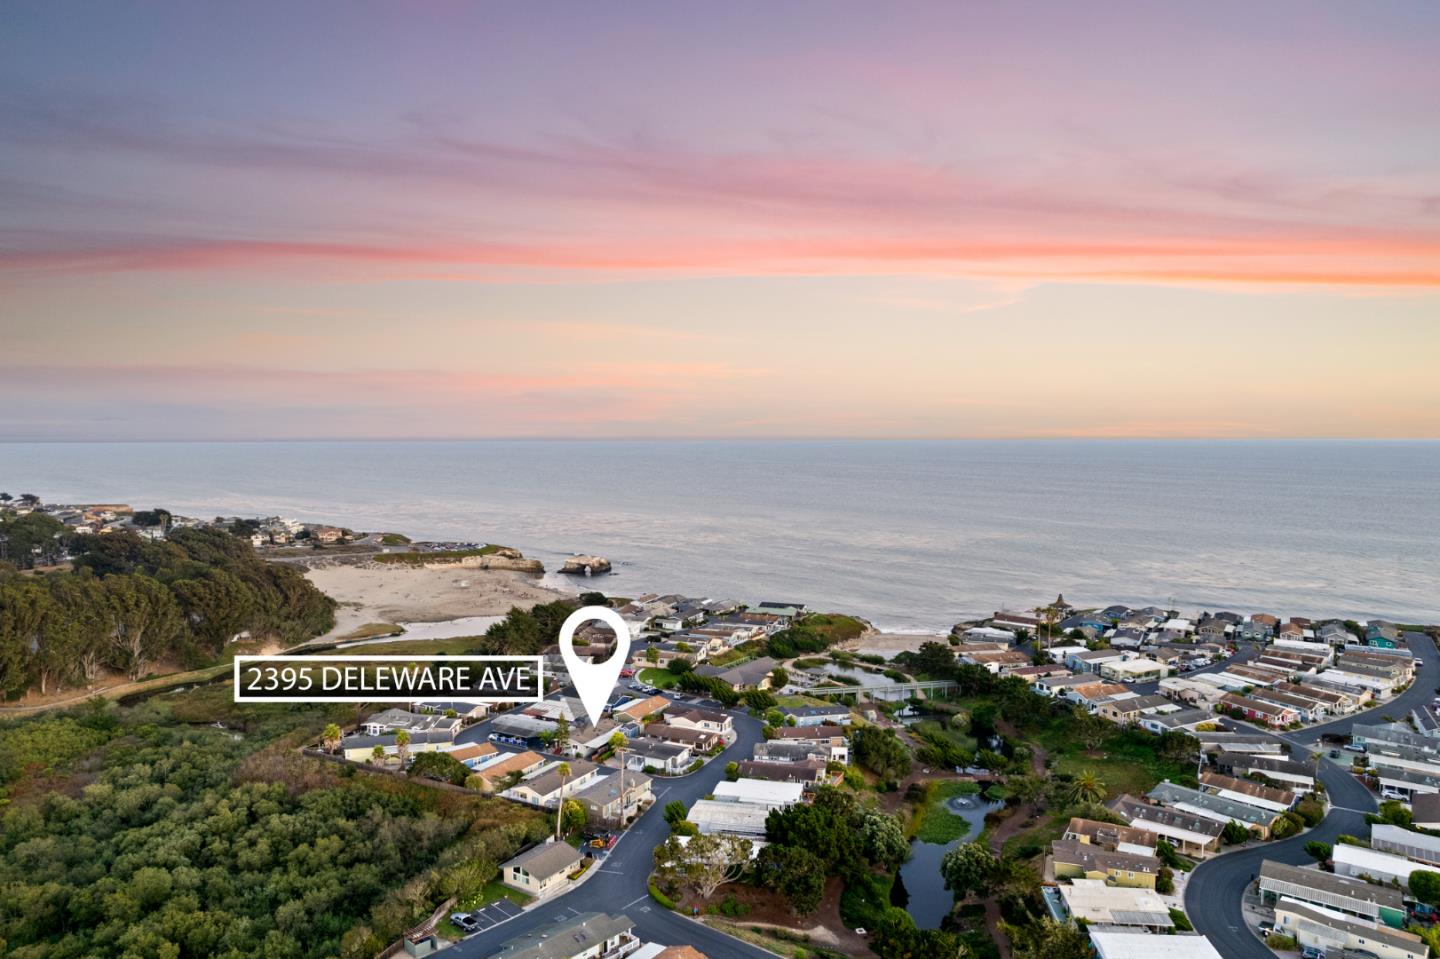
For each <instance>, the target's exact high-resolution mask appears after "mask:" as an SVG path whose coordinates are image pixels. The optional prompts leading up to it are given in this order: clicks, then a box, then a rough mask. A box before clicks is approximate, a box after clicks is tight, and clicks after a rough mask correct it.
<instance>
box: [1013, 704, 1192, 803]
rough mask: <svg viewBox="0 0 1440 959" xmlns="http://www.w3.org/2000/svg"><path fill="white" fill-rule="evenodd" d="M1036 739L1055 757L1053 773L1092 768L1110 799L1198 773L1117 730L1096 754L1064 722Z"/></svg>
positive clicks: (1147, 789) (1068, 773)
mask: <svg viewBox="0 0 1440 959" xmlns="http://www.w3.org/2000/svg"><path fill="white" fill-rule="evenodd" d="M1036 738H1037V739H1038V741H1039V742H1040V744H1041V745H1042V746H1043V747H1044V748H1045V751H1046V752H1047V753H1049V755H1050V756H1051V757H1052V758H1053V759H1054V760H1055V765H1054V767H1053V771H1054V772H1056V773H1060V774H1066V775H1071V776H1074V775H1077V774H1079V773H1081V772H1084V771H1086V770H1091V771H1093V772H1094V773H1095V774H1096V775H1097V776H1099V777H1100V779H1101V781H1102V782H1104V783H1105V795H1106V798H1107V799H1113V798H1114V797H1116V796H1118V795H1120V794H1121V793H1129V794H1131V795H1132V796H1139V795H1144V794H1145V793H1147V792H1149V791H1150V790H1151V789H1153V788H1155V786H1156V784H1158V783H1159V782H1160V780H1162V779H1169V780H1171V781H1175V780H1177V779H1179V778H1180V777H1183V776H1186V775H1190V776H1193V775H1194V773H1195V770H1194V769H1193V768H1192V767H1190V766H1188V765H1186V764H1182V763H1174V762H1167V761H1166V760H1163V759H1161V758H1160V757H1159V756H1157V755H1156V754H1155V750H1154V747H1153V745H1150V744H1148V743H1146V742H1143V741H1141V740H1137V739H1128V738H1126V736H1125V735H1124V734H1122V733H1121V732H1119V731H1118V730H1117V731H1116V732H1115V733H1113V734H1112V735H1111V736H1110V737H1109V738H1107V739H1106V740H1105V742H1103V743H1101V745H1100V748H1099V749H1097V750H1095V752H1094V754H1093V755H1091V754H1090V753H1088V752H1087V751H1086V750H1085V747H1084V746H1082V745H1081V744H1080V743H1078V742H1076V741H1075V740H1074V739H1073V738H1072V737H1070V736H1069V735H1068V734H1067V732H1066V730H1065V728H1064V724H1063V723H1057V724H1055V725H1053V726H1052V727H1051V728H1049V729H1047V730H1044V731H1043V732H1041V733H1040V735H1039V736H1037V737H1036Z"/></svg>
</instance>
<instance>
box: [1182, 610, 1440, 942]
mask: <svg viewBox="0 0 1440 959" xmlns="http://www.w3.org/2000/svg"><path fill="white" fill-rule="evenodd" d="M1407 636H1408V638H1409V640H1410V648H1411V649H1412V650H1414V651H1415V653H1416V654H1417V655H1418V656H1419V657H1420V658H1421V659H1423V660H1424V661H1425V665H1424V667H1422V668H1421V669H1420V671H1419V673H1418V675H1417V676H1416V678H1415V681H1414V682H1413V683H1412V684H1411V686H1410V688H1409V689H1407V690H1406V691H1405V692H1403V693H1401V694H1400V695H1399V696H1397V697H1395V698H1394V699H1391V700H1387V701H1385V702H1384V703H1383V704H1382V705H1380V706H1378V707H1376V708H1375V709H1373V710H1367V711H1366V712H1364V713H1360V714H1358V715H1354V716H1346V717H1343V718H1341V719H1337V720H1333V721H1331V722H1328V723H1322V724H1320V725H1318V726H1311V727H1309V728H1307V729H1303V730H1300V731H1299V732H1296V733H1290V734H1286V735H1283V736H1277V737H1276V738H1277V739H1280V740H1282V741H1284V742H1286V743H1287V744H1288V745H1291V746H1295V747H1298V748H1299V749H1312V748H1314V745H1315V743H1316V742H1317V741H1318V740H1319V739H1320V737H1321V736H1322V735H1324V734H1332V735H1341V736H1345V735H1349V733H1350V729H1351V727H1353V726H1354V725H1355V724H1356V723H1357V722H1358V723H1370V722H1379V718H1378V717H1379V715H1380V714H1388V715H1390V716H1392V717H1394V718H1395V719H1397V720H1398V719H1401V718H1403V717H1404V716H1405V715H1407V714H1408V713H1409V711H1410V709H1411V708H1412V707H1414V706H1417V705H1420V704H1421V703H1425V702H1428V701H1429V700H1430V699H1431V697H1433V696H1434V695H1435V687H1436V686H1437V685H1440V662H1437V661H1436V651H1435V644H1434V643H1433V642H1431V640H1430V639H1429V637H1427V636H1425V635H1423V634H1421V633H1409V634H1407ZM1236 728H1241V727H1240V726H1238V725H1237V727H1236ZM1244 728H1245V730H1246V731H1247V732H1253V731H1254V727H1253V726H1246V727H1244ZM1348 758H1349V757H1348V754H1347V756H1346V762H1347V763H1348ZM1319 774H1320V781H1321V782H1323V783H1324V784H1325V791H1326V793H1327V794H1328V795H1329V798H1330V804H1331V805H1330V813H1329V815H1327V816H1326V817H1325V821H1324V822H1323V823H1321V824H1320V825H1319V826H1317V827H1315V828H1314V829H1312V830H1310V831H1309V832H1307V833H1304V834H1302V835H1299V836H1295V837H1294V838H1291V839H1285V840H1282V841H1280V842H1272V843H1264V844H1261V845H1258V846H1256V847H1254V848H1252V849H1245V850H1242V851H1240V852H1231V853H1225V854H1224V855H1221V856H1217V857H1215V858H1214V859H1210V860H1208V861H1206V862H1205V863H1203V864H1201V865H1200V866H1197V867H1196V868H1195V871H1194V873H1193V874H1191V876H1190V879H1189V882H1188V883H1187V885H1186V889H1185V912H1186V914H1187V915H1189V917H1190V921H1191V922H1192V923H1194V925H1195V930H1196V931H1197V932H1200V933H1203V934H1205V935H1206V936H1209V937H1210V942H1211V943H1212V944H1213V945H1214V946H1215V948H1216V949H1218V950H1219V951H1220V955H1222V956H1224V957H1225V959H1275V954H1274V953H1273V952H1271V951H1270V950H1269V949H1268V948H1267V947H1266V946H1265V944H1264V943H1262V942H1261V941H1260V940H1259V938H1257V937H1256V935H1255V934H1254V933H1253V932H1251V931H1250V930H1249V929H1248V928H1247V927H1246V925H1245V920H1244V918H1243V916H1242V912H1241V902H1242V900H1243V899H1244V896H1245V890H1246V888H1247V887H1248V886H1249V885H1250V883H1251V882H1252V881H1253V880H1254V878H1255V877H1256V876H1257V875H1259V873H1260V863H1261V861H1262V860H1265V859H1273V860H1276V861H1277V862H1284V863H1290V864H1291V865H1305V864H1308V863H1311V862H1313V861H1314V860H1312V859H1311V858H1310V857H1309V856H1308V855H1306V854H1305V844H1306V843H1307V842H1310V841H1311V840H1319V841H1320V842H1327V843H1330V844H1331V845H1334V843H1335V839H1336V837H1338V836H1340V835H1351V836H1365V835H1368V833H1369V829H1368V827H1367V826H1366V823H1365V814H1366V813H1367V812H1373V811H1374V810H1375V809H1376V802H1375V796H1374V794H1373V793H1371V792H1370V790H1369V789H1367V788H1365V786H1364V785H1363V784H1361V782H1360V781H1359V780H1357V779H1356V778H1355V777H1354V776H1352V775H1350V773H1349V772H1347V771H1346V769H1345V768H1344V767H1343V766H1342V765H1338V764H1336V763H1334V762H1330V761H1329V760H1326V759H1322V760H1321V761H1320V770H1319Z"/></svg>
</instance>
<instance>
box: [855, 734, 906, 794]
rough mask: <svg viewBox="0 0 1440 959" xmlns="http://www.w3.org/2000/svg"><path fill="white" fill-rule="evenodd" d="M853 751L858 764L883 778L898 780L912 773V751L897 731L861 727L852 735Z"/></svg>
mask: <svg viewBox="0 0 1440 959" xmlns="http://www.w3.org/2000/svg"><path fill="white" fill-rule="evenodd" d="M850 754H851V755H852V756H853V757H854V758H855V763H856V765H858V766H860V767H861V768H862V769H867V770H869V771H870V772H872V773H874V774H875V775H877V776H879V777H880V778H881V779H882V780H885V781H896V780H900V779H904V778H905V777H906V776H908V775H910V765H911V760H910V750H909V748H908V747H906V745H905V744H904V743H903V742H901V741H900V739H899V737H897V736H896V735H895V732H894V730H890V729H881V728H880V727H878V726H861V727H860V728H859V729H857V730H855V732H854V733H852V734H851V737H850Z"/></svg>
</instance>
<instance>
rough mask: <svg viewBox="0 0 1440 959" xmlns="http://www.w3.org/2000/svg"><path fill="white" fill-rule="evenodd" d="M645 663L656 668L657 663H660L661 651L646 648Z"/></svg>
mask: <svg viewBox="0 0 1440 959" xmlns="http://www.w3.org/2000/svg"><path fill="white" fill-rule="evenodd" d="M645 661H646V662H647V663H649V664H650V665H651V666H654V665H655V664H656V663H658V662H660V650H658V649H656V648H655V647H654V646H649V647H646V649H645Z"/></svg>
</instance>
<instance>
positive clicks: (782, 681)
mask: <svg viewBox="0 0 1440 959" xmlns="http://www.w3.org/2000/svg"><path fill="white" fill-rule="evenodd" d="M788 685H790V674H789V673H788V672H786V671H785V668H784V667H783V666H776V667H775V668H774V669H772V670H770V688H771V689H784V688H785V687H786V686H788Z"/></svg>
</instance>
